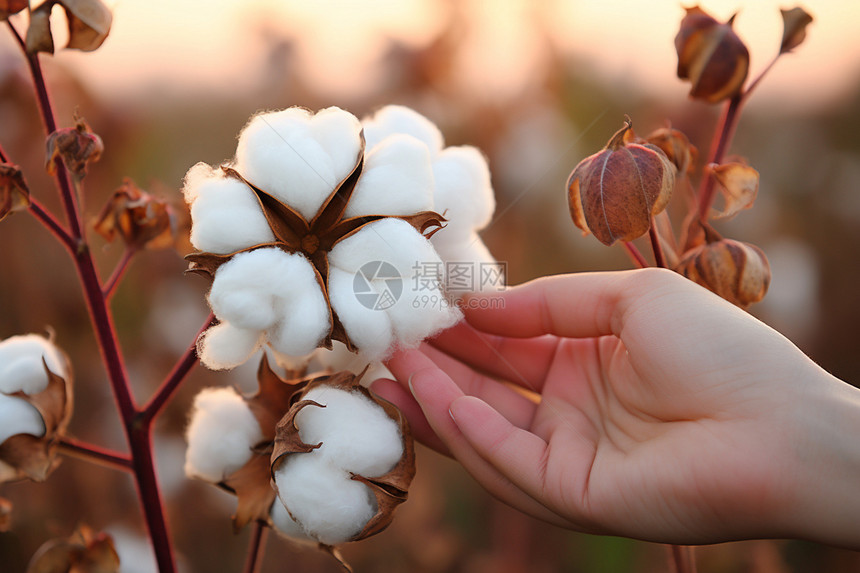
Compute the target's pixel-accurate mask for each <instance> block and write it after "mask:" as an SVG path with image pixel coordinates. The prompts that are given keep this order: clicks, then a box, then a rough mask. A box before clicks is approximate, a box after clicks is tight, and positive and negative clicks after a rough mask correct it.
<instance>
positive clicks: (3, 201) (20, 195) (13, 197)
mask: <svg viewBox="0 0 860 573" xmlns="http://www.w3.org/2000/svg"><path fill="white" fill-rule="evenodd" d="M29 206H30V189H29V187H27V182H26V181H24V174H23V173H22V172H21V168H20V167H18V166H17V165H14V164H12V163H0V221H2V220H3V219H5V218H6V216H7V215H9V213H14V212H15V211H23V210H24V209H26V208H27V207H29Z"/></svg>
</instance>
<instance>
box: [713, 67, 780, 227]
mask: <svg viewBox="0 0 860 573" xmlns="http://www.w3.org/2000/svg"><path fill="white" fill-rule="evenodd" d="M781 55H782V53H779V54H777V55H776V56H775V57H774V58H773V59H772V60H771V61H770V63H769V64H768V65H767V66H765V68H764V69H763V70H762V71H761V73H759V75H758V76H757V77H756V78H755V79H754V80H753V81H751V82H750V83H749V86H748V87H747V89H746V90H744V91H743V92H741V93H739V94H738V95H736V96H735V97H733V98H732V99H730V100H729V102H728V103H727V104H726V106H725V108H724V112H723V116H722V118H721V119H720V123H719V124H718V125H719V129H717V130H716V131H715V132H714V139H713V140H712V142H711V152H710V153H711V154H710V157H709V158H708V164H711V163H716V164H717V165H719V164H720V163H722V161H723V159H724V158H725V156H726V151H728V148H729V145H730V144H731V142H732V138H734V136H735V131H736V129H737V126H738V120H739V119H740V116H741V107H743V105H744V104H745V103H746V101H747V100H748V99H749V98H750V96H751V95H752V92H753V90H755V88H756V87H758V85H759V84H760V83H761V80H762V79H763V78H764V77H765V75H767V73H768V72H769V71H770V70H771V69H772V68H773V66H774V65H775V64H776V62H777V61H778V60H779V57H780V56H781ZM715 182H716V181H715V179H714V176H713V173H710V172H709V171H707V170H706V172H705V175H704V177H703V178H702V183H701V186H700V188H699V220H701V221H705V220H706V219H707V216H708V211H710V209H711V205H713V203H714V197H715V195H716V185H715Z"/></svg>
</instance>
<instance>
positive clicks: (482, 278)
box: [433, 232, 505, 295]
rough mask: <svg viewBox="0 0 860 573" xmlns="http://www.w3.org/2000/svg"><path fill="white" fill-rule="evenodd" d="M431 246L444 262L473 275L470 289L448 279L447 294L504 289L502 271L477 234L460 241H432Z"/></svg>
mask: <svg viewBox="0 0 860 573" xmlns="http://www.w3.org/2000/svg"><path fill="white" fill-rule="evenodd" d="M437 234H438V233H437ZM433 238H434V239H435V238H436V236H435V235H434V237H433ZM433 246H434V247H435V248H436V252H437V253H439V256H440V257H441V258H442V259H443V260H444V261H448V262H452V261H454V262H456V263H457V264H462V265H466V266H467V268H468V269H469V272H472V273H474V280H473V281H472V282H473V285H472V286H470V288H461V287H459V286H458V285H457V283H456V280H454V279H453V278H451V277H449V278H448V280H447V281H446V287H447V289H448V292H449V294H455V295H456V294H458V291H459V292H460V293H464V292H493V291H498V290H501V289H502V288H503V287H504V284H505V283H504V281H505V276H504V272H503V269H501V268H500V267H499V265H498V264H497V263H496V259H495V258H493V255H492V254H491V253H490V251H489V249H487V246H486V245H485V244H484V242H483V241H482V240H481V238H480V237H479V236H478V235H477V233H474V232H473V233H470V234H469V235H468V236H467V237H466V238H465V239H460V240H454V241H444V242H442V241H439V242H435V241H434V244H433Z"/></svg>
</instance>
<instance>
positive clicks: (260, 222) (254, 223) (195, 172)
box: [183, 163, 275, 254]
mask: <svg viewBox="0 0 860 573" xmlns="http://www.w3.org/2000/svg"><path fill="white" fill-rule="evenodd" d="M183 193H184V194H185V200H186V201H187V202H188V203H189V204H190V205H191V220H192V221H193V225H192V227H191V244H192V245H194V247H195V248H196V249H198V250H201V251H205V252H208V253H216V254H228V253H232V252H234V251H238V250H240V249H245V248H248V247H253V246H255V245H259V244H262V243H270V242H272V241H274V240H275V235H274V234H273V233H272V231H271V229H270V228H269V224H268V223H267V222H266V217H265V215H263V210H262V208H261V207H260V204H259V202H258V201H257V198H256V197H255V196H254V193H253V191H252V190H251V189H250V188H249V187H248V186H247V185H246V184H245V183H243V182H242V181H239V180H238V179H235V178H232V177H226V176H224V174H223V172H221V170H214V169H212V168H211V167H209V166H208V165H206V164H205V163H198V164H197V165H195V166H194V167H192V168H191V169H190V170H189V171H188V174H187V175H186V176H185V186H184V188H183Z"/></svg>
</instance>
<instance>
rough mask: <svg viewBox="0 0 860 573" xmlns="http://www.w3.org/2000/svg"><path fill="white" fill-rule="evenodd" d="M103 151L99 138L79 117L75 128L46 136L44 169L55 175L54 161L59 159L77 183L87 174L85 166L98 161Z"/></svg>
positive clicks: (76, 118)
mask: <svg viewBox="0 0 860 573" xmlns="http://www.w3.org/2000/svg"><path fill="white" fill-rule="evenodd" d="M103 151H104V144H103V143H102V140H101V138H100V137H99V136H98V135H96V134H95V133H93V132H92V131H91V130H90V126H89V125H87V122H86V121H84V119H83V118H81V117H75V127H67V128H64V129H59V130H57V131H55V132H54V133H52V134H51V135H49V136H48V144H47V154H46V156H45V169H46V170H47V171H48V174H50V175H54V173H56V165H55V161H56V160H57V159H61V160H62V161H63V164H64V165H65V166H66V169H68V170H69V172H70V173H71V174H72V176H74V178H75V179H76V180H77V181H80V180H82V179H83V178H84V177H85V176H86V174H87V165H88V164H89V163H91V162H94V161H98V160H99V158H101V155H102V152H103Z"/></svg>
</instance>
